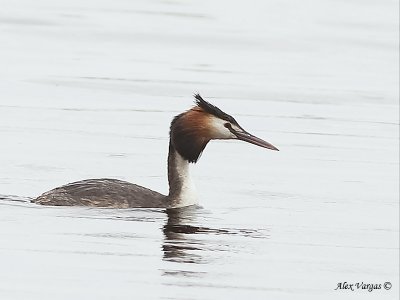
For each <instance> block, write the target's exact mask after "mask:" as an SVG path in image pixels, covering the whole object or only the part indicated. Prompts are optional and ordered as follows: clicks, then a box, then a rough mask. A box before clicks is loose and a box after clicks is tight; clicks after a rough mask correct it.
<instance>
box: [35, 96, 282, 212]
mask: <svg viewBox="0 0 400 300" xmlns="http://www.w3.org/2000/svg"><path fill="white" fill-rule="evenodd" d="M195 98H196V105H195V106H194V107H193V108H191V109H190V110H188V111H186V112H183V113H181V114H179V115H177V116H176V117H175V118H174V119H173V120H172V122H171V127H170V141H169V151H168V183H169V193H168V195H163V194H160V193H158V192H156V191H152V190H150V189H148V188H145V187H142V186H140V185H136V184H133V183H129V182H126V181H121V180H117V179H107V178H104V179H87V180H81V181H77V182H72V183H69V184H66V185H63V186H61V187H57V188H55V189H52V190H50V191H48V192H46V193H44V194H42V195H40V196H39V197H37V198H36V199H34V200H32V202H34V203H37V204H42V205H54V206H94V207H112V208H129V207H145V208H156V207H157V208H178V207H185V206H190V205H195V204H198V198H197V194H196V189H195V186H194V183H193V181H192V179H191V177H190V173H189V165H190V163H196V162H197V161H198V159H199V158H200V155H201V153H202V152H203V150H204V148H205V147H206V145H207V143H208V142H209V141H210V140H216V139H239V140H243V141H246V142H249V143H252V144H255V145H257V146H260V147H264V148H267V149H270V150H278V149H277V148H276V147H275V146H273V145H272V144H270V143H268V142H266V141H264V140H262V139H260V138H257V137H255V136H254V135H251V134H250V133H248V132H247V131H245V130H244V129H243V128H242V127H240V125H239V124H238V123H237V122H236V120H235V119H234V118H233V117H232V116H230V115H228V114H226V113H224V112H223V111H222V110H220V109H219V108H218V107H216V106H214V105H212V104H210V103H209V102H207V101H205V100H204V99H203V98H202V97H201V96H200V95H198V94H197V95H195Z"/></svg>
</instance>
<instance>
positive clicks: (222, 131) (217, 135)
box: [210, 118, 236, 140]
mask: <svg viewBox="0 0 400 300" xmlns="http://www.w3.org/2000/svg"><path fill="white" fill-rule="evenodd" d="M225 123H227V121H224V120H221V119H218V118H212V119H211V124H210V125H211V131H210V133H211V138H212V139H224V140H225V139H235V138H236V136H235V135H234V134H233V133H232V132H230V131H229V129H228V128H226V127H225Z"/></svg>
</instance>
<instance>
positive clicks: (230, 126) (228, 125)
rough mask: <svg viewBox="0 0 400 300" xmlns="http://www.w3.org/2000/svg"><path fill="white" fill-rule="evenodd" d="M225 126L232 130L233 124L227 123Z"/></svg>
mask: <svg viewBox="0 0 400 300" xmlns="http://www.w3.org/2000/svg"><path fill="white" fill-rule="evenodd" d="M224 126H225V127H226V128H228V129H232V125H231V123H225V124H224Z"/></svg>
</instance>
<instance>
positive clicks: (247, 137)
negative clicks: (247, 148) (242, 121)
mask: <svg viewBox="0 0 400 300" xmlns="http://www.w3.org/2000/svg"><path fill="white" fill-rule="evenodd" d="M233 133H234V134H235V135H236V136H237V138H238V139H239V140H242V141H245V142H248V143H251V144H254V145H257V146H260V147H263V148H267V149H270V150H275V151H279V149H278V148H276V147H275V146H274V145H272V144H270V143H268V142H266V141H264V140H262V139H260V138H258V137H256V136H254V135H252V134H250V133H248V132H247V131H244V130H243V131H234V132H233Z"/></svg>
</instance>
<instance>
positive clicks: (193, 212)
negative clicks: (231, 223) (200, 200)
mask: <svg viewBox="0 0 400 300" xmlns="http://www.w3.org/2000/svg"><path fill="white" fill-rule="evenodd" d="M166 214H167V221H166V224H165V225H164V226H163V234H164V242H163V245H162V249H163V259H164V260H165V261H171V262H179V263H192V264H193V263H194V264H204V263H207V262H208V261H209V260H210V259H211V255H210V254H211V253H212V252H221V251H232V248H231V246H232V245H231V244H230V241H229V239H228V240H227V239H224V240H221V239H219V240H218V241H217V243H216V241H215V240H210V239H209V236H210V235H223V236H225V237H234V236H236V237H239V238H268V237H269V235H268V231H267V230H266V229H243V228H240V229H238V228H212V227H207V226H203V224H204V223H206V222H207V220H206V219H207V213H206V211H205V210H204V209H202V208H199V207H186V208H180V209H167V210H166ZM198 219H202V220H201V221H199V220H198ZM199 223H201V224H202V225H199ZM175 273H176V272H174V274H175Z"/></svg>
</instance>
